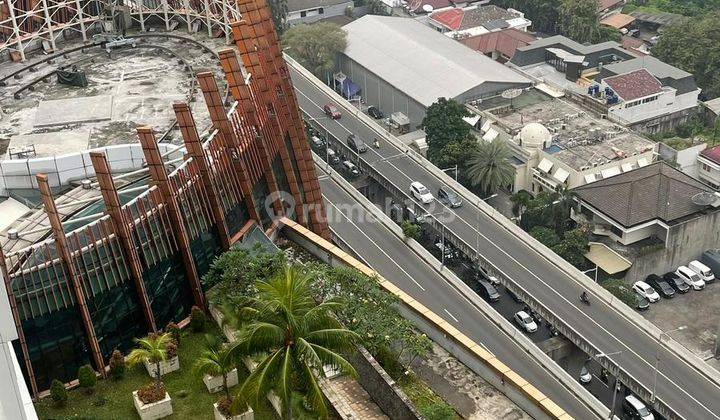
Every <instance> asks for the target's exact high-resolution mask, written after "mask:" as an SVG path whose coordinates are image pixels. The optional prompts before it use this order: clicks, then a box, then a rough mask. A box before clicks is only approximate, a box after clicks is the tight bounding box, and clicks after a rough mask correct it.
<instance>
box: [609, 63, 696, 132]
mask: <svg viewBox="0 0 720 420" xmlns="http://www.w3.org/2000/svg"><path fill="white" fill-rule="evenodd" d="M596 80H597V81H599V82H600V87H601V89H599V91H600V92H603V93H604V92H605V89H604V88H605V87H610V88H611V89H615V88H616V89H620V90H621V91H622V92H623V94H620V93H619V92H618V91H617V90H614V92H616V93H618V95H617V96H618V98H619V100H618V101H617V102H615V103H608V101H607V98H606V100H605V102H606V104H607V109H608V111H607V112H608V118H610V119H614V120H615V121H617V122H619V123H621V124H623V125H626V126H628V127H631V128H632V129H634V130H637V131H640V132H644V133H661V132H665V131H668V130H671V129H673V128H675V127H677V126H678V125H681V124H683V123H685V122H687V120H688V118H690V116H691V115H693V114H694V113H695V112H696V111H697V108H698V96H699V95H700V91H701V89H700V88H699V87H698V86H697V84H696V83H695V78H694V77H693V75H692V74H691V73H688V72H686V71H684V70H681V69H679V68H677V67H674V66H671V65H669V64H666V63H664V62H662V61H660V60H658V59H657V58H655V57H653V56H642V57H637V58H633V59H630V60H623V61H618V62H615V63H612V64H608V65H605V66H602V68H601V69H600V73H599V74H598V76H597V79H596ZM610 85H614V86H615V88H613V87H612V86H610ZM623 95H626V96H627V97H623ZM610 102H612V101H610Z"/></svg>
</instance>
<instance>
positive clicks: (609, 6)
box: [598, 0, 627, 16]
mask: <svg viewBox="0 0 720 420" xmlns="http://www.w3.org/2000/svg"><path fill="white" fill-rule="evenodd" d="M625 3H627V0H599V1H598V14H599V15H600V16H605V15H607V14H610V13H613V12H615V11H617V10H620V9H622V7H623V6H625Z"/></svg>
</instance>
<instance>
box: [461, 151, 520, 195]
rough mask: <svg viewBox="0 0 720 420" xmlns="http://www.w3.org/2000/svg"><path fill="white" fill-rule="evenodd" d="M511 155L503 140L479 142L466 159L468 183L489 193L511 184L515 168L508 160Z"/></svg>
mask: <svg viewBox="0 0 720 420" xmlns="http://www.w3.org/2000/svg"><path fill="white" fill-rule="evenodd" d="M511 156H512V152H511V151H510V148H509V147H508V146H507V144H505V140H502V139H500V138H496V139H495V140H493V141H492V142H485V141H483V142H481V143H479V144H478V146H477V147H476V148H475V149H474V150H473V151H472V154H471V155H470V159H469V161H468V169H467V176H468V178H469V180H470V184H472V185H473V186H479V187H480V189H482V191H483V192H485V193H490V194H492V193H495V192H497V191H498V190H499V189H500V188H503V187H507V186H508V185H510V184H512V183H513V181H514V180H515V168H514V167H513V166H512V164H511V163H510V161H509V159H510V157H511Z"/></svg>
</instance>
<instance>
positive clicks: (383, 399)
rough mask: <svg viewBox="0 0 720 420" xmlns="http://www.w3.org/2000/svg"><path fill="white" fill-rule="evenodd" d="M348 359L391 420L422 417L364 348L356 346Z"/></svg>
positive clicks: (374, 399) (363, 383)
mask: <svg viewBox="0 0 720 420" xmlns="http://www.w3.org/2000/svg"><path fill="white" fill-rule="evenodd" d="M348 361H349V362H350V363H351V364H352V365H353V367H354V368H355V370H357V373H358V379H357V380H358V382H359V383H360V385H362V387H363V388H364V389H365V391H367V393H368V394H370V397H372V399H373V401H375V404H377V405H378V407H380V409H381V410H382V411H383V412H384V413H385V414H387V416H388V417H390V418H391V419H393V420H396V419H397V420H410V419H422V416H421V415H420V413H419V412H418V411H417V409H416V408H415V406H414V405H413V403H412V401H410V399H409V398H408V396H407V395H405V393H404V392H403V390H402V389H400V387H399V386H398V385H397V384H396V383H395V381H394V380H393V379H392V378H391V377H390V375H388V374H387V372H385V370H384V369H383V368H382V367H381V366H380V365H379V364H378V362H377V361H376V360H375V358H374V357H373V356H372V355H371V354H370V353H369V352H368V351H367V350H365V348H363V347H362V346H358V351H357V352H356V353H355V354H353V355H351V356H348Z"/></svg>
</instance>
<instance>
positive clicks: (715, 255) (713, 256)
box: [700, 249, 720, 275]
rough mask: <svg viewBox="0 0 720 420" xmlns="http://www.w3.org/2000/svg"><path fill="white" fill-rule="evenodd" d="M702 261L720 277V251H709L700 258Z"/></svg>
mask: <svg viewBox="0 0 720 420" xmlns="http://www.w3.org/2000/svg"><path fill="white" fill-rule="evenodd" d="M700 261H701V262H702V263H703V264H705V265H706V266H707V267H709V268H710V270H712V272H713V273H718V275H720V249H708V250H707V251H705V252H703V253H702V255H701V256H700Z"/></svg>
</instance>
